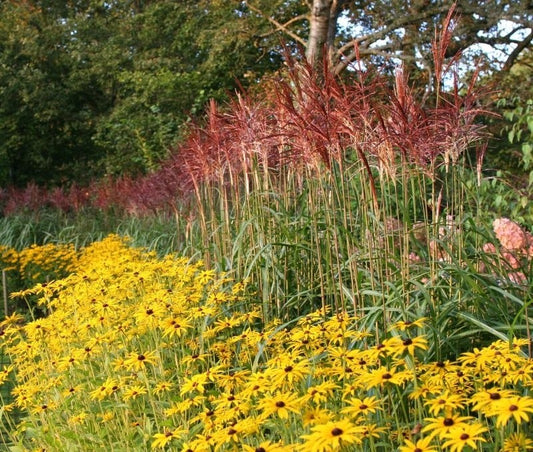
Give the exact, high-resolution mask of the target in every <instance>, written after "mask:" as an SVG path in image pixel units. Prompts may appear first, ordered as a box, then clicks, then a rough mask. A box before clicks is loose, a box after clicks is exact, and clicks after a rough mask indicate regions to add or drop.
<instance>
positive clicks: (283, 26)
mask: <svg viewBox="0 0 533 452" xmlns="http://www.w3.org/2000/svg"><path fill="white" fill-rule="evenodd" d="M246 6H248V8H250V9H251V10H252V11H253V12H255V13H257V14H259V15H260V16H262V17H263V18H265V19H266V20H268V21H269V22H270V23H271V24H272V25H274V26H275V27H276V29H277V30H278V31H282V32H283V33H285V34H287V35H288V36H290V37H291V38H292V39H294V40H295V41H296V42H298V43H300V44H301V45H302V46H304V47H306V45H307V43H306V41H305V40H304V39H302V38H301V37H300V36H298V35H297V34H296V33H294V32H292V31H291V30H289V29H288V28H287V27H288V25H290V24H292V23H294V22H296V21H298V20H302V19H306V18H307V17H306V16H304V15H300V16H297V17H293V18H292V19H291V20H289V21H287V22H286V23H284V24H282V23H280V22H278V21H277V20H276V19H274V18H272V17H270V16H267V15H265V14H264V13H263V12H262V11H261V10H260V9H259V8H256V7H255V6H253V5H250V3H249V2H246ZM265 36H268V34H266V35H263V36H262V37H265Z"/></svg>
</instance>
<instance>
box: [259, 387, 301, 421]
mask: <svg viewBox="0 0 533 452" xmlns="http://www.w3.org/2000/svg"><path fill="white" fill-rule="evenodd" d="M259 408H260V409H261V410H262V416H264V417H265V418H266V417H269V416H272V415H273V414H275V415H277V416H278V417H279V418H280V419H288V418H289V414H290V413H298V412H299V410H300V401H299V399H298V395H297V394H292V393H279V392H278V393H276V394H274V395H266V396H265V398H264V399H262V400H260V401H259Z"/></svg>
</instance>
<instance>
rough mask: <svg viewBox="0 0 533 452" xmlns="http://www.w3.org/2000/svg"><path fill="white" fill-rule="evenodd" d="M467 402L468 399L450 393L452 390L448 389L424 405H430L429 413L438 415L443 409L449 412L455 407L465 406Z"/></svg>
mask: <svg viewBox="0 0 533 452" xmlns="http://www.w3.org/2000/svg"><path fill="white" fill-rule="evenodd" d="M465 402H466V400H465V398H464V397H463V396H460V395H457V394H450V391H448V390H446V391H444V392H443V393H442V394H440V395H438V396H437V397H435V398H433V399H429V400H427V401H426V402H425V403H424V405H428V406H429V413H430V414H432V415H433V416H436V415H438V414H439V413H440V412H441V411H443V412H444V413H446V414H448V413H451V412H452V410H454V409H457V408H463V407H464V405H465Z"/></svg>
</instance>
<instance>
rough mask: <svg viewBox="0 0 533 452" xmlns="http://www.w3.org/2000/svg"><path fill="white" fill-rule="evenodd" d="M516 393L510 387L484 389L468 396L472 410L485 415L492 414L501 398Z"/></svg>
mask: <svg viewBox="0 0 533 452" xmlns="http://www.w3.org/2000/svg"><path fill="white" fill-rule="evenodd" d="M516 395H517V394H516V392H515V391H513V390H511V389H499V388H492V389H486V390H484V391H479V392H476V393H475V394H473V395H472V396H470V403H471V404H472V408H473V409H474V410H476V411H479V412H481V413H483V414H484V415H485V416H493V415H494V414H495V411H494V410H495V408H496V407H497V405H498V403H499V402H500V401H501V400H502V399H509V398H511V397H515V396H516Z"/></svg>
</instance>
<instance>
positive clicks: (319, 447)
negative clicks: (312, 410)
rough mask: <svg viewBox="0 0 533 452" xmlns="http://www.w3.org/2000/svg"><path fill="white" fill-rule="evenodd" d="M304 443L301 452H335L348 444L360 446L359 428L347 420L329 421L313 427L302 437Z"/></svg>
mask: <svg viewBox="0 0 533 452" xmlns="http://www.w3.org/2000/svg"><path fill="white" fill-rule="evenodd" d="M302 439H304V440H305V442H304V443H303V444H302V446H301V448H300V451H302V452H326V451H331V450H337V449H340V448H341V447H344V446H348V445H349V444H361V443H362V435H361V427H359V426H356V425H354V424H352V423H351V422H350V421H348V420H338V421H330V422H327V423H326V424H319V425H315V426H313V427H312V428H311V433H310V434H308V435H302Z"/></svg>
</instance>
